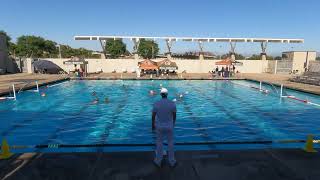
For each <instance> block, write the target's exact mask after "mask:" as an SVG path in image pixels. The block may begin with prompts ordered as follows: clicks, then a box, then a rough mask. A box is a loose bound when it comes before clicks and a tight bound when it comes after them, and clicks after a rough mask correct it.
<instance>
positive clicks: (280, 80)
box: [240, 74, 320, 95]
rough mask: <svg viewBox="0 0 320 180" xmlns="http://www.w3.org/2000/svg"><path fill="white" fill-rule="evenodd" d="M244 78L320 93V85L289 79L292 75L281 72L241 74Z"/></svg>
mask: <svg viewBox="0 0 320 180" xmlns="http://www.w3.org/2000/svg"><path fill="white" fill-rule="evenodd" d="M240 76H241V77H242V78H244V79H246V80H253V81H263V82H268V83H271V84H274V85H278V86H280V85H281V84H283V86H284V87H285V88H289V89H293V90H298V91H304V92H307V93H312V94H316V95H320V86H315V85H310V84H303V83H297V82H291V81H289V78H290V77H292V76H290V75H279V74H241V75H240Z"/></svg>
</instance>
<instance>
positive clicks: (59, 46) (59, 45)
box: [56, 44, 61, 59]
mask: <svg viewBox="0 0 320 180" xmlns="http://www.w3.org/2000/svg"><path fill="white" fill-rule="evenodd" d="M56 47H58V48H59V58H60V59H61V44H58V45H56Z"/></svg>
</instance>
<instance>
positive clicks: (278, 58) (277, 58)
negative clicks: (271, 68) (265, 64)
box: [274, 56, 282, 60]
mask: <svg viewBox="0 0 320 180" xmlns="http://www.w3.org/2000/svg"><path fill="white" fill-rule="evenodd" d="M274 60H282V57H281V56H276V57H275V58H274Z"/></svg>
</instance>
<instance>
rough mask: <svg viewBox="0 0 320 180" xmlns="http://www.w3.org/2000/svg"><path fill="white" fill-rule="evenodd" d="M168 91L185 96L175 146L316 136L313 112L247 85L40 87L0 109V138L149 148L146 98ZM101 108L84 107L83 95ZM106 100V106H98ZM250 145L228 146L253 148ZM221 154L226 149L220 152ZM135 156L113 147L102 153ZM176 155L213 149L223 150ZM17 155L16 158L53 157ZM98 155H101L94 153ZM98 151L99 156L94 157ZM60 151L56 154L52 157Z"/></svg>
mask: <svg viewBox="0 0 320 180" xmlns="http://www.w3.org/2000/svg"><path fill="white" fill-rule="evenodd" d="M160 84H162V86H163V87H166V88H168V90H169V98H170V99H174V98H176V97H175V96H176V94H177V93H185V92H188V94H186V95H185V96H184V98H183V99H182V100H181V101H177V102H176V104H177V123H176V127H175V139H176V140H175V141H176V143H179V144H183V143H194V142H248V141H250V142H251V141H252V142H255V141H258V142H261V141H277V140H288V139H299V140H300V139H302V140H303V139H305V138H306V135H307V134H314V135H315V137H316V138H317V137H319V135H320V132H319V131H320V129H319V125H320V118H319V117H320V108H318V107H316V106H312V105H307V104H305V103H301V102H298V101H294V100H289V99H280V98H279V95H277V93H279V91H280V90H279V89H277V90H276V89H274V87H272V86H270V85H266V84H263V88H264V89H269V91H270V93H269V94H263V93H261V92H259V91H257V90H255V89H252V88H250V87H248V86H256V87H258V86H259V84H256V83H254V82H249V81H206V80H201V81H200V80H199V81H198V80H192V81H188V80H185V81H160V80H155V81H151V80H144V81H121V80H115V81H112V80H106V81H104V80H98V81H94V80H92V81H66V82H63V83H61V84H57V85H54V86H50V87H48V88H46V87H42V88H41V89H40V91H41V92H45V93H46V95H47V96H46V97H41V96H40V95H39V93H35V92H32V91H24V92H21V93H19V94H18V95H17V100H16V101H13V100H8V101H3V102H0V119H1V125H0V138H6V139H7V140H8V141H9V143H10V144H11V145H38V144H68V145H70V144H73V145H74V144H151V143H153V142H154V134H153V133H152V131H151V109H152V104H153V103H154V102H155V101H157V100H158V99H159V98H160V96H159V95H157V96H150V95H149V94H148V91H149V90H157V91H158V90H159V88H160ZM93 91H96V92H97V96H98V97H99V98H100V100H101V102H100V103H99V104H97V105H92V104H90V102H91V101H92V100H93V99H94V98H93V96H92V95H91V93H92V92H93ZM285 93H286V94H290V95H294V96H296V97H299V98H301V99H308V100H309V101H312V102H314V103H320V97H319V96H315V95H311V94H307V93H302V92H297V91H292V90H285ZM105 97H108V98H109V100H110V103H109V104H105V103H104V102H103V99H104V98H105ZM302 145H303V144H301V143H300V144H299V143H295V144H281V143H280V144H276V143H275V144H268V145H266V146H263V145H261V146H263V147H301V146H302ZM256 146H260V145H255V144H250V143H249V144H242V145H230V147H231V148H254V147H256ZM225 147H226V148H227V146H225ZM139 148H140V149H143V148H144V147H130V148H129V147H113V148H109V150H110V149H111V150H129V149H139ZM179 148H182V149H183V148H186V149H190V148H191V149H192V148H195V149H196V148H199V149H208V148H209V149H210V148H212V149H214V148H223V145H208V146H206V145H202V146H184V147H182V146H181V147H179ZM79 149H81V148H65V149H64V150H62V151H82V150H83V151H96V150H97V148H82V149H81V150H79ZM59 150H60V149H53V150H52V149H51V150H50V149H49V150H48V149H20V150H17V151H59ZM100 150H101V148H100ZM102 150H107V148H106V149H102ZM60 151H61V150H60Z"/></svg>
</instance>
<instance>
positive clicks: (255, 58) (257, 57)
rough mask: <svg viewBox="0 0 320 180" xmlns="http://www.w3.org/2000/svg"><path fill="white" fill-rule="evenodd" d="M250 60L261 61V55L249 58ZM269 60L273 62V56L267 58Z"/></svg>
mask: <svg viewBox="0 0 320 180" xmlns="http://www.w3.org/2000/svg"><path fill="white" fill-rule="evenodd" d="M248 60H261V55H258V54H253V55H252V56H250V57H249V58H248ZM267 60H273V57H272V56H267Z"/></svg>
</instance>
